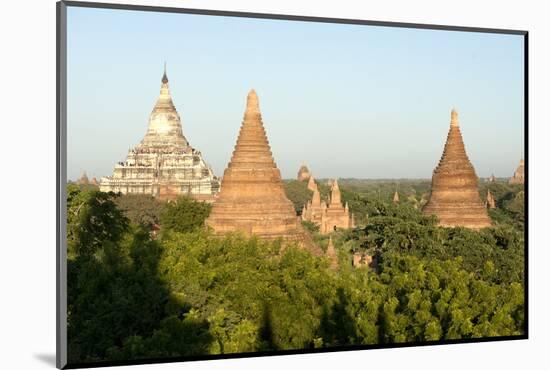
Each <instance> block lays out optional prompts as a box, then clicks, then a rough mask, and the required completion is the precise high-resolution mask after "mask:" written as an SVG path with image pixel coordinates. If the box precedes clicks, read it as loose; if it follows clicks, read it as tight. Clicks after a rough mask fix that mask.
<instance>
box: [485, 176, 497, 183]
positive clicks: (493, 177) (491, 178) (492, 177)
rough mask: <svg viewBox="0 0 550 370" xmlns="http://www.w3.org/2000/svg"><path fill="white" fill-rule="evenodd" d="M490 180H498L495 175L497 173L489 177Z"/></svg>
mask: <svg viewBox="0 0 550 370" xmlns="http://www.w3.org/2000/svg"><path fill="white" fill-rule="evenodd" d="M487 181H489V182H497V178H496V177H495V175H491V177H489V179H488V180H487Z"/></svg>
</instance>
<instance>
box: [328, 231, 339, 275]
mask: <svg viewBox="0 0 550 370" xmlns="http://www.w3.org/2000/svg"><path fill="white" fill-rule="evenodd" d="M325 255H326V256H327V257H328V259H329V261H330V267H331V268H332V269H336V268H338V255H337V254H336V249H335V248H334V244H332V236H330V237H329V238H328V245H327V251H326V253H325Z"/></svg>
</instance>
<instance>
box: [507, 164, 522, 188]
mask: <svg viewBox="0 0 550 370" xmlns="http://www.w3.org/2000/svg"><path fill="white" fill-rule="evenodd" d="M524 176H525V161H524V160H523V158H522V159H521V160H520V161H519V166H518V168H517V169H516V172H514V176H512V177H511V178H510V181H509V183H510V184H522V185H523V184H524V182H525V178H524Z"/></svg>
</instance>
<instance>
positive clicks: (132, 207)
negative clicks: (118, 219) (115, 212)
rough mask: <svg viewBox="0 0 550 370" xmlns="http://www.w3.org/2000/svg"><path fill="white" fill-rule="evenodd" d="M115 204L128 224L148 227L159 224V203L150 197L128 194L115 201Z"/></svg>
mask: <svg viewBox="0 0 550 370" xmlns="http://www.w3.org/2000/svg"><path fill="white" fill-rule="evenodd" d="M115 203H116V205H117V207H118V209H120V210H121V211H122V212H123V213H124V215H125V216H126V217H127V218H128V219H129V220H130V222H132V223H134V224H136V225H143V226H146V227H150V226H151V225H153V224H158V223H160V211H161V203H160V202H159V201H158V200H156V199H155V198H154V197H152V196H150V195H143V194H139V195H138V194H132V195H130V194H128V195H121V196H118V197H117V198H116V199H115Z"/></svg>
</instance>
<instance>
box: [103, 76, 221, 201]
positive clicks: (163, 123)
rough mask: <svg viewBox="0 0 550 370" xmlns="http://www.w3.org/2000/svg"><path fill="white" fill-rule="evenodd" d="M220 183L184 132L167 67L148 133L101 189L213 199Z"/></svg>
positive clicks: (172, 197) (160, 197)
mask: <svg viewBox="0 0 550 370" xmlns="http://www.w3.org/2000/svg"><path fill="white" fill-rule="evenodd" d="M219 187H220V182H219V180H218V179H217V178H216V177H215V176H214V174H213V172H212V169H211V168H210V166H208V165H207V164H206V162H205V161H204V159H203V158H202V155H201V152H199V151H198V150H196V149H194V148H192V147H191V146H190V145H189V142H188V141H187V139H186V138H185V136H183V130H182V126H181V120H180V116H179V114H178V112H177V111H176V108H175V106H174V103H173V102H172V97H171V96H170V90H169V88H168V77H167V76H166V68H165V70H164V75H163V76H162V84H161V88H160V96H159V98H158V100H157V103H156V105H155V107H154V108H153V111H152V112H151V115H150V117H149V126H148V128H147V133H146V134H145V137H144V138H143V140H141V142H140V143H139V144H138V145H137V146H136V147H135V148H133V149H130V150H129V152H128V156H127V157H126V160H125V161H124V162H119V163H118V164H117V165H116V166H115V169H114V172H113V175H112V176H109V177H103V178H101V180H100V184H99V190H101V191H105V192H108V191H113V192H115V193H118V192H120V193H122V194H149V195H152V196H155V197H158V198H159V199H163V200H169V199H175V198H176V197H178V196H179V195H182V194H184V195H189V196H191V197H193V198H195V199H198V200H204V201H209V202H211V201H213V200H214V199H215V196H216V195H217V193H218V191H219Z"/></svg>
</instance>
